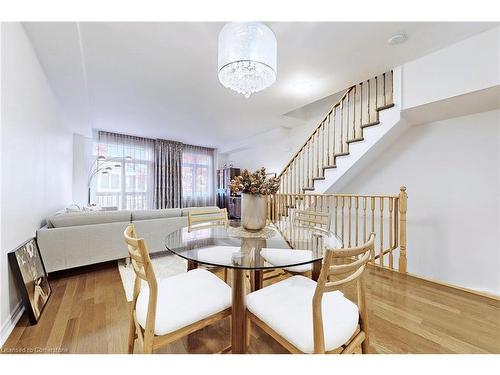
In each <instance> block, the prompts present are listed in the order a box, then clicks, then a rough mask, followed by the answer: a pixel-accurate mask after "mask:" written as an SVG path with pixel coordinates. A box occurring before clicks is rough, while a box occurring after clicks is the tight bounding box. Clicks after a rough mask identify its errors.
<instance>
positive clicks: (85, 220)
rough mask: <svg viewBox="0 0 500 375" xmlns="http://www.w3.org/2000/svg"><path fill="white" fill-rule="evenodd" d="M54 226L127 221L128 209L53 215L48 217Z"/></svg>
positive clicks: (128, 219) (128, 216) (128, 218)
mask: <svg viewBox="0 0 500 375" xmlns="http://www.w3.org/2000/svg"><path fill="white" fill-rule="evenodd" d="M49 221H50V223H51V224H52V226H53V227H54V228H61V227H73V226H77V225H91V224H104V223H116V222H129V221H130V211H126V210H123V211H89V212H68V213H61V214H57V215H54V216H52V217H50V218H49Z"/></svg>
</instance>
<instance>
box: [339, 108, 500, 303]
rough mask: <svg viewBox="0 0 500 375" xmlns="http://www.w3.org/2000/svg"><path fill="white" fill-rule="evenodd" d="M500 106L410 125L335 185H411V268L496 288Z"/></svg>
mask: <svg viewBox="0 0 500 375" xmlns="http://www.w3.org/2000/svg"><path fill="white" fill-rule="evenodd" d="M499 149H500V111H498V110H496V111H490V112H483V113H479V114H474V115H470V116H464V117H457V118H453V119H449V120H445V121H439V122H433V123H428V124H424V125H416V126H413V127H411V128H410V129H409V130H408V131H407V132H406V133H404V134H403V135H402V136H401V137H400V138H399V139H397V140H396V141H395V142H394V143H393V144H392V146H389V147H387V148H386V151H385V153H384V154H382V155H381V156H380V157H378V158H376V159H373V160H371V162H370V164H369V165H367V167H366V168H365V169H364V170H363V171H362V172H360V173H359V174H357V175H356V176H354V177H353V178H352V179H351V180H350V181H345V182H344V185H343V186H342V187H341V188H340V189H339V190H337V191H347V192H356V193H397V192H398V189H399V186H400V185H406V186H407V192H408V271H409V272H410V273H413V274H417V275H419V276H424V277H428V278H432V279H436V280H439V281H444V282H448V283H451V284H454V285H459V286H463V287H466V288H471V289H476V290H480V291H486V292H490V293H494V294H497V295H500V220H499V215H500V158H499Z"/></svg>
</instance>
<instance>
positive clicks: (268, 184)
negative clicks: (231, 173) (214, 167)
mask: <svg viewBox="0 0 500 375" xmlns="http://www.w3.org/2000/svg"><path fill="white" fill-rule="evenodd" d="M279 187H280V181H279V179H278V178H276V177H269V178H267V177H266V168H264V167H262V168H261V169H258V170H256V171H255V172H253V173H250V172H249V171H248V170H247V169H244V170H243V172H242V173H241V176H238V177H235V178H233V179H232V180H231V182H230V184H229V188H230V189H231V192H232V193H240V192H241V193H248V194H261V195H270V194H275V193H276V192H277V191H278V189H279Z"/></svg>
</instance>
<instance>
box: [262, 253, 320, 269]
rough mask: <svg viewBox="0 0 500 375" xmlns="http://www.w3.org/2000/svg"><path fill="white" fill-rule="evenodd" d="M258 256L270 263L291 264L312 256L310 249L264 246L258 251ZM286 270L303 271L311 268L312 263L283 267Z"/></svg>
mask: <svg viewBox="0 0 500 375" xmlns="http://www.w3.org/2000/svg"><path fill="white" fill-rule="evenodd" d="M260 256H261V257H262V258H264V259H265V260H266V262H268V263H270V264H271V265H280V264H293V263H301V262H307V261H309V260H311V258H312V252H311V250H292V249H290V250H288V249H271V248H264V249H262V250H261V251H260ZM283 269H284V270H286V271H290V272H298V273H304V272H308V271H310V270H312V263H308V264H302V265H300V266H292V267H284V268H283Z"/></svg>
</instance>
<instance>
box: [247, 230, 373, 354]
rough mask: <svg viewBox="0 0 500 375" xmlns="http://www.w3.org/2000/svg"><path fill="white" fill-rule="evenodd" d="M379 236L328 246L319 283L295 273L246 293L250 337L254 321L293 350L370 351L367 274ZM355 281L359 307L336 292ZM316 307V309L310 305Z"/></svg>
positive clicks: (296, 351) (318, 351)
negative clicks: (354, 244) (354, 243)
mask: <svg viewBox="0 0 500 375" xmlns="http://www.w3.org/2000/svg"><path fill="white" fill-rule="evenodd" d="M374 239H375V235H374V234H373V233H372V234H371V235H370V238H369V240H368V241H367V242H366V243H365V244H363V245H361V246H358V247H353V248H343V249H338V250H332V249H328V248H327V249H326V253H325V259H324V264H323V268H322V270H321V274H320V277H319V279H318V282H314V281H313V280H311V279H309V278H307V277H304V276H292V277H290V278H288V279H285V280H283V281H280V282H278V283H276V284H273V285H271V286H268V287H265V288H263V289H260V290H258V291H255V292H253V293H250V294H249V295H248V296H247V309H248V313H247V319H248V320H247V327H248V328H247V335H248V336H247V340H250V336H249V335H250V328H251V324H252V323H254V324H256V325H257V326H259V327H260V328H262V329H263V330H264V331H265V332H267V333H268V334H269V335H271V337H273V338H274V339H275V340H276V341H278V342H279V343H280V344H281V345H283V346H284V347H285V348H286V349H287V350H288V351H290V352H291V353H342V354H348V353H354V352H359V351H360V352H361V353H367V352H368V347H369V340H368V337H369V334H368V331H369V329H368V315H367V309H366V298H365V286H364V281H363V272H364V270H365V267H366V264H367V263H368V261H369V259H370V257H371V256H372V253H373V244H374ZM353 282H356V283H357V295H358V301H357V302H358V303H357V305H356V304H355V303H353V302H351V301H350V300H348V299H347V298H346V297H344V295H343V293H341V292H340V291H339V290H337V289H338V288H339V287H341V286H344V285H346V284H349V283H353ZM311 307H312V308H311Z"/></svg>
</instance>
